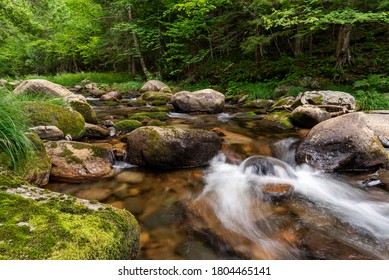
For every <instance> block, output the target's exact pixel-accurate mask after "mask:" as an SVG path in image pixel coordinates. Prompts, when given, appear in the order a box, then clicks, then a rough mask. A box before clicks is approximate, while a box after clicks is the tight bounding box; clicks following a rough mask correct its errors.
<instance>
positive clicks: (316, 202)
mask: <svg viewBox="0 0 389 280" xmlns="http://www.w3.org/2000/svg"><path fill="white" fill-rule="evenodd" d="M96 110H97V112H98V114H99V116H100V117H101V118H104V117H106V116H112V117H113V118H114V119H123V118H125V116H126V115H127V114H128V113H130V112H132V111H133V110H136V109H134V108H128V107H109V106H100V107H96ZM232 113H234V112H233V111H232V112H227V113H223V114H220V115H187V114H177V113H170V114H169V116H170V119H169V121H168V123H169V125H173V126H176V127H180V128H203V129H213V128H215V127H217V128H218V130H219V131H223V133H224V135H225V136H224V137H223V139H224V142H223V147H222V150H221V152H220V154H219V155H218V156H216V157H215V158H214V159H213V160H212V162H211V163H210V164H209V166H206V167H203V168H195V169H184V170H169V171H155V170H147V169H141V168H138V167H136V166H132V165H129V164H126V163H124V162H116V163H115V166H114V167H115V170H116V172H117V176H116V177H115V178H113V179H111V180H107V181H99V182H92V183H87V184H63V183H54V182H52V183H50V184H49V186H48V188H49V189H51V190H55V191H59V192H64V193H68V194H72V195H74V196H77V197H81V198H87V199H97V200H99V201H101V202H103V203H107V204H111V205H113V206H115V207H118V208H125V209H128V210H129V211H131V212H132V213H133V214H134V215H135V216H136V218H137V219H138V221H139V223H140V225H141V227H142V234H141V251H140V253H139V255H138V258H139V259H388V258H389V248H388V244H389V242H388V241H389V193H388V192H387V191H386V190H385V187H386V186H383V187H382V186H381V188H377V187H372V188H368V189H366V188H362V187H361V181H363V180H366V179H369V178H371V177H372V176H373V174H331V173H322V172H319V171H316V170H313V169H311V168H309V167H308V166H298V165H296V163H295V161H294V153H295V149H296V146H297V145H298V143H299V141H300V139H301V137H302V136H303V135H305V133H306V132H307V131H304V130H291V131H282V130H268V129H264V128H263V127H262V126H261V124H260V120H251V121H247V120H246V121H235V120H232V119H231V117H230V116H231V114H232ZM97 142H104V144H107V143H108V144H110V145H112V146H113V147H119V148H123V145H124V144H123V143H120V142H119V141H118V140H117V139H114V138H112V139H108V140H104V141H97ZM100 144H101V143H100ZM258 155H259V156H261V157H254V158H253V157H252V156H258ZM250 157H251V159H249V160H245V159H247V158H250ZM269 185H270V186H287V187H288V188H289V190H291V192H290V194H289V196H288V197H285V199H278V200H272V199H271V198H269V197H268V196H266V191H265V190H266V188H267V186H269Z"/></svg>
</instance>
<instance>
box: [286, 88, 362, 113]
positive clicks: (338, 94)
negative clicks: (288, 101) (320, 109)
mask: <svg viewBox="0 0 389 280" xmlns="http://www.w3.org/2000/svg"><path fill="white" fill-rule="evenodd" d="M307 104H311V105H338V106H343V107H346V108H347V109H349V110H355V98H354V97H353V96H352V95H351V94H349V93H346V92H342V91H331V90H320V91H306V92H302V93H300V94H299V95H298V96H297V97H296V100H295V103H294V104H293V107H298V106H299V105H307Z"/></svg>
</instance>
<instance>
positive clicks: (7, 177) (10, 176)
mask: <svg viewBox="0 0 389 280" xmlns="http://www.w3.org/2000/svg"><path fill="white" fill-rule="evenodd" d="M23 184H27V183H26V181H25V180H23V179H22V178H20V177H19V176H17V175H16V174H14V173H12V172H10V171H4V170H3V171H0V186H1V187H3V188H17V187H19V186H21V185H23Z"/></svg>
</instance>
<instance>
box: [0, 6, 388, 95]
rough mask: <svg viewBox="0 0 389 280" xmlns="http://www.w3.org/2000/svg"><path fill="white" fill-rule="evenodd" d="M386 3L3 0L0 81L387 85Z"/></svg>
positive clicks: (0, 38)
mask: <svg viewBox="0 0 389 280" xmlns="http://www.w3.org/2000/svg"><path fill="white" fill-rule="evenodd" d="M388 8H389V1H387V0H373V1H363V0H352V1H340V0H294V1H285V0H239V1H231V0H180V1H178V0H152V1H144V0H113V1H108V0H107V1H106V0H85V1H84V0H58V1H54V0H35V1H32V0H4V1H1V3H0V77H21V76H23V75H27V74H35V75H47V74H57V73H65V72H66V73H69V72H70V73H73V72H87V71H92V72H112V71H113V72H128V73H130V74H131V75H132V77H134V78H135V77H138V78H142V79H148V78H151V77H156V78H161V79H164V80H171V81H185V82H188V83H195V82H207V83H209V84H214V85H223V86H228V85H229V86H230V87H232V89H231V90H233V87H234V83H239V82H250V83H253V82H258V81H268V82H274V81H276V82H277V83H279V82H282V83H287V82H293V81H296V80H298V79H300V78H302V77H304V76H314V77H322V78H326V79H330V80H332V81H337V82H342V83H352V82H355V81H356V80H358V79H364V78H368V77H369V76H372V75H373V79H374V78H376V79H378V80H379V82H380V83H389V81H388V80H387V79H383V78H386V76H385V75H386V73H388V72H389V48H388V43H389V42H388V32H389V25H388V23H389V13H388ZM375 75H378V77H377V76H375ZM380 75H381V76H380ZM382 75H383V76H382Z"/></svg>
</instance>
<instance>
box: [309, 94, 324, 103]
mask: <svg viewBox="0 0 389 280" xmlns="http://www.w3.org/2000/svg"><path fill="white" fill-rule="evenodd" d="M311 100H312V101H313V104H315V105H320V104H322V102H323V96H321V95H320V96H316V97H313V98H312V99H311Z"/></svg>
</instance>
